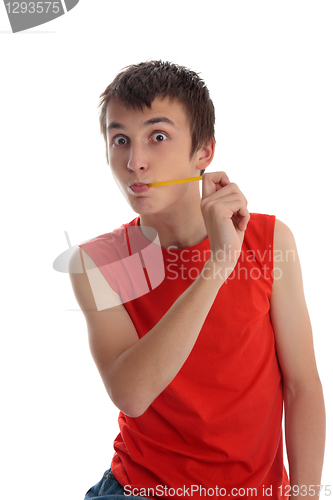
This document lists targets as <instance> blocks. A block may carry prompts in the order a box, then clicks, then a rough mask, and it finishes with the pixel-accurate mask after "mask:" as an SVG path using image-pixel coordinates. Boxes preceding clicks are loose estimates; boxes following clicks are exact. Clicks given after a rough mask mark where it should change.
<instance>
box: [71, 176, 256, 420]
mask: <svg viewBox="0 0 333 500" xmlns="http://www.w3.org/2000/svg"><path fill="white" fill-rule="evenodd" d="M218 174H219V175H218ZM206 176H208V177H206ZM223 176H225V174H223V173H221V172H214V173H213V174H205V176H204V177H206V182H205V184H204V186H203V205H204V206H203V207H202V212H203V216H204V219H205V223H206V227H207V232H208V236H209V240H210V244H211V251H212V254H211V259H209V260H208V261H207V262H206V263H205V265H204V267H203V270H202V272H201V274H200V275H199V277H198V278H197V279H196V280H195V281H194V282H193V283H192V284H191V285H190V286H189V287H188V288H187V290H186V291H185V292H184V293H183V294H182V295H181V296H180V297H179V298H178V299H177V300H176V301H175V303H174V304H173V305H172V306H171V307H170V309H169V310H168V311H167V312H166V314H165V315H164V316H163V317H162V318H161V320H160V321H159V322H158V323H157V324H156V325H155V326H154V327H153V328H152V329H151V330H150V331H149V332H147V333H146V334H145V335H144V336H143V337H142V338H141V339H139V338H138V335H137V332H136V330H135V327H134V325H133V323H132V320H131V319H130V317H129V315H128V313H127V311H126V309H125V307H124V306H123V305H122V304H118V305H116V306H114V307H112V308H109V309H105V310H100V311H98V310H97V307H96V304H95V300H94V297H93V294H92V291H91V288H90V283H89V280H88V277H87V274H86V272H84V273H78V274H76V273H70V278H71V282H72V286H73V290H74V294H75V296H76V299H77V301H78V304H79V306H80V307H81V309H82V311H83V313H84V315H85V318H86V322H87V327H88V334H89V345H90V350H91V353H92V356H93V359H94V361H95V363H96V365H97V368H98V370H99V373H100V375H101V377H102V380H103V383H104V385H105V388H106V390H107V392H108V394H109V396H110V398H111V400H112V401H113V403H114V404H115V405H116V406H117V407H118V408H119V409H120V410H121V411H122V412H124V413H125V414H127V415H128V416H131V417H138V416H140V415H142V414H143V413H144V412H145V411H146V410H147V408H148V407H149V405H150V404H151V403H152V402H153V401H154V399H155V398H156V397H157V396H158V395H159V394H160V393H161V392H162V391H163V390H164V389H165V388H166V387H167V386H168V385H169V383H170V382H171V381H172V380H173V378H174V377H175V376H176V375H177V373H178V372H179V370H180V369H181V367H182V366H183V364H184V363H185V361H186V359H187V357H188V356H189V354H190V352H191V350H192V348H193V346H194V344H195V342H196V340H197V337H198V335H199V333H200V330H201V328H202V326H203V323H204V321H205V319H206V317H207V314H208V312H209V310H210V308H211V306H212V304H213V302H214V300H215V297H216V295H217V293H218V291H219V289H220V287H221V286H222V284H223V283H224V281H225V279H226V278H227V276H228V275H229V274H230V273H231V271H232V269H233V268H234V266H235V265H236V262H237V259H236V260H234V261H232V262H226V261H223V262H221V260H223V259H218V260H217V259H216V258H215V255H216V253H217V250H219V249H220V250H221V251H224V250H225V249H226V245H228V249H229V250H230V244H232V245H234V248H233V250H234V251H235V252H236V253H237V252H239V250H240V247H241V244H242V238H243V236H244V230H245V228H246V224H247V222H248V219H249V216H248V213H247V209H246V200H245V198H244V196H243V195H242V194H241V193H240V191H239V189H238V188H237V186H235V185H230V186H229V187H228V189H226V190H224V191H221V192H220V193H218V192H219V191H220V190H221V188H222V187H223V186H227V184H230V183H229V180H228V181H226V180H225V177H226V176H225V177H223ZM217 185H218V187H214V186H217ZM207 197H210V200H209V202H210V203H209V204H207V203H206V202H205V201H204V198H207ZM222 198H224V201H223V200H222V201H221V199H222ZM237 200H238V201H237ZM206 201H207V200H206ZM217 205H219V209H218V210H217ZM217 214H219V217H216V215H217ZM234 214H238V215H237V221H238V222H233V223H232V224H231V219H232V217H233V215H234ZM216 219H217V225H216V222H214V220H215V221H216ZM233 220H234V219H233ZM240 221H241V222H240ZM235 224H236V225H235ZM237 224H238V227H236V226H237ZM239 228H242V229H241V230H240V229H239ZM223 242H224V243H223ZM229 255H231V254H229ZM79 257H80V252H79V249H78V251H77V252H76V254H74V255H73V260H74V259H77V258H79ZM217 271H220V273H218V272H217Z"/></svg>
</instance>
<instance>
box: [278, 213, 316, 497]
mask: <svg viewBox="0 0 333 500" xmlns="http://www.w3.org/2000/svg"><path fill="white" fill-rule="evenodd" d="M276 250H279V262H276V263H275V276H276V279H275V281H274V284H273V292H272V297H271V316H272V322H273V327H274V332H275V338H276V348H277V353H278V358H279V362H280V366H281V370H282V374H283V387H284V404H285V432H286V446H287V454H288V461H289V473H290V484H291V487H294V489H293V490H292V492H291V493H292V494H293V496H294V497H297V498H299V499H310V498H312V499H313V498H317V497H318V492H319V488H317V486H315V487H314V489H315V491H316V496H313V495H314V490H312V489H310V486H311V485H320V481H321V474H322V466H323V457H324V443H325V409H324V399H323V393H322V386H321V382H320V379H319V375H318V371H317V366H316V361H315V354H314V347H313V338H312V329H311V324H310V319H309V315H308V311H307V307H306V303H305V298H304V293H303V284H302V275H301V268H300V263H299V258H298V254H297V249H296V244H295V241H294V238H293V235H292V233H291V231H290V230H289V229H288V227H287V226H285V225H284V224H283V223H282V222H280V221H276V227H275V236H274V251H276ZM281 255H282V261H281ZM293 492H294V493H293Z"/></svg>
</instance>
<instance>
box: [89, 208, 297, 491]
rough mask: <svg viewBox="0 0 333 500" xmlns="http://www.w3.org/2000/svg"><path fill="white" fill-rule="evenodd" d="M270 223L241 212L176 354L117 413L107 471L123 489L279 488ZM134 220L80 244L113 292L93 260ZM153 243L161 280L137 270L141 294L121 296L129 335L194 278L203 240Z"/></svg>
mask: <svg viewBox="0 0 333 500" xmlns="http://www.w3.org/2000/svg"><path fill="white" fill-rule="evenodd" d="M274 224H275V217H274V216H269V215H262V214H251V219H250V221H249V223H248V227H247V229H246V232H245V237H244V242H243V246H242V252H241V255H240V257H239V260H238V262H237V265H236V267H235V269H234V271H233V273H232V274H231V275H230V276H229V278H228V279H227V281H226V282H225V283H224V284H223V285H222V287H221V288H220V290H219V292H218V294H217V297H216V299H215V301H214V303H213V305H212V307H211V309H210V311H209V313H208V315H207V318H206V320H205V323H204V325H203V327H202V329H201V331H200V334H199V336H198V339H197V341H196V343H195V345H194V347H193V349H192V351H191V353H190V355H189V356H188V358H187V360H186V362H185V363H184V365H183V366H182V368H181V369H180V371H179V372H178V374H177V375H176V377H175V378H174V379H173V380H172V382H171V383H170V384H169V385H168V387H166V389H165V390H164V391H163V392H162V393H161V394H160V395H159V396H158V397H157V398H156V399H155V400H154V401H153V403H152V404H151V405H150V407H149V408H148V409H147V410H146V412H145V413H144V414H143V415H142V416H140V417H138V418H131V417H128V416H127V415H125V414H124V413H122V412H120V414H119V419H118V422H119V428H120V433H119V435H118V436H117V437H116V439H115V441H114V450H115V453H114V456H113V459H112V472H113V474H114V476H115V477H116V479H117V480H118V481H119V483H120V484H121V485H122V486H123V487H125V492H126V493H127V494H130V495H137V496H138V495H141V496H145V497H149V498H154V497H155V498H170V497H172V496H178V497H179V496H183V497H186V496H190V497H192V498H202V497H204V496H206V497H210V498H220V497H221V496H222V497H223V496H231V497H232V498H244V496H251V497H252V496H255V497H257V498H263V497H267V496H268V497H270V498H273V499H278V498H281V497H283V496H284V494H285V491H286V485H287V484H288V477H287V473H286V470H285V467H284V464H283V439H282V410H283V393H282V377H281V371H280V367H279V363H278V359H277V355H276V350H275V338H274V332H273V328H272V323H271V320H270V296H271V292H272V284H273V236H274ZM139 225H140V219H139V217H137V218H136V219H134V220H133V221H131V222H130V223H128V224H124V225H123V226H122V227H121V228H120V229H119V230H116V231H113V232H112V233H107V234H105V235H102V236H99V237H97V238H94V239H93V240H91V241H89V242H88V243H84V244H82V245H80V246H82V248H83V249H84V250H85V251H86V252H87V253H88V254H89V255H90V256H91V258H92V259H93V260H94V262H95V263H96V265H97V266H99V267H100V269H101V271H102V272H103V274H104V276H105V277H106V279H107V280H108V282H109V283H110V285H111V286H112V288H113V289H114V290H116V291H117V292H118V293H119V290H120V288H121V283H119V282H118V283H117V279H115V278H114V277H113V278H112V277H111V276H110V273H108V272H107V271H105V266H104V269H103V267H102V266H103V265H104V264H105V259H110V255H111V254H114V250H115V247H117V248H121V249H122V250H121V251H120V252H119V251H118V250H117V252H116V253H117V255H118V257H114V256H113V257H111V260H113V261H114V260H117V258H118V259H119V258H120V257H119V256H120V255H123V256H124V249H126V252H127V251H128V252H129V254H131V249H130V248H129V246H128V238H127V234H126V233H127V228H128V227H130V226H139ZM128 248H129V250H127V249H128ZM162 252H163V260H164V269H165V278H164V280H163V281H162V282H161V283H160V284H159V285H158V286H156V287H155V288H154V287H152V286H150V283H149V278H148V275H147V272H146V270H145V276H146V278H148V279H147V282H148V288H149V291H148V293H145V294H143V295H141V296H140V297H138V298H135V299H133V300H129V301H127V302H125V303H124V306H125V307H126V310H127V312H128V314H129V315H130V317H131V319H132V321H133V324H134V326H135V328H136V331H137V333H138V336H139V338H141V337H143V335H145V334H146V333H147V332H148V331H149V330H151V328H152V327H153V326H154V325H155V324H156V323H157V322H158V321H159V320H160V319H161V318H162V316H163V315H164V314H165V313H166V312H167V311H168V309H169V308H170V307H171V305H172V304H173V303H174V302H175V300H177V298H178V297H179V296H180V295H181V294H182V293H183V292H184V291H185V290H186V289H187V288H188V286H189V285H190V284H191V283H193V281H194V280H195V279H196V278H197V276H198V274H199V273H200V272H201V270H202V267H203V265H204V263H205V262H206V260H207V259H208V257H209V253H210V246H209V239H208V238H206V239H205V240H204V241H202V242H201V243H199V244H197V245H195V246H193V247H191V248H187V249H175V248H169V249H164V248H163V249H162ZM109 262H110V260H109ZM143 267H144V264H143ZM118 281H119V280H118Z"/></svg>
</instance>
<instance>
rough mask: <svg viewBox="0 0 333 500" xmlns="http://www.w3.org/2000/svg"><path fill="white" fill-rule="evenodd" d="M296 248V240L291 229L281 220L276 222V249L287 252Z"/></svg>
mask: <svg viewBox="0 0 333 500" xmlns="http://www.w3.org/2000/svg"><path fill="white" fill-rule="evenodd" d="M294 247H295V238H294V235H293V233H292V231H291V229H290V228H289V227H288V226H287V225H286V224H284V223H283V222H282V221H280V220H279V219H276V220H275V227H274V249H276V250H287V249H288V248H294Z"/></svg>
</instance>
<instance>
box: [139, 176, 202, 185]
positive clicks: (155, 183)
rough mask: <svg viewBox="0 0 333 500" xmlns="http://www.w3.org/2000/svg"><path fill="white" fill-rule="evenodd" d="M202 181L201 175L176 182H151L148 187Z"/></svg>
mask: <svg viewBox="0 0 333 500" xmlns="http://www.w3.org/2000/svg"><path fill="white" fill-rule="evenodd" d="M201 179H202V175H199V176H198V177H188V178H187V179H177V180H175V181H164V182H151V183H150V184H147V186H148V187H155V186H168V185H170V184H183V182H192V181H201Z"/></svg>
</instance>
